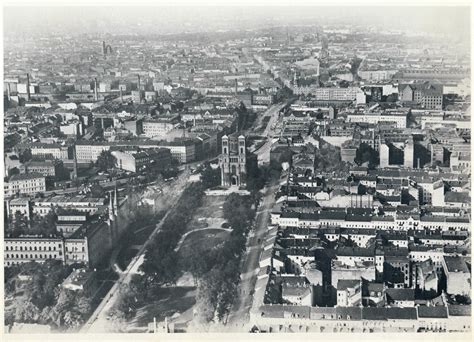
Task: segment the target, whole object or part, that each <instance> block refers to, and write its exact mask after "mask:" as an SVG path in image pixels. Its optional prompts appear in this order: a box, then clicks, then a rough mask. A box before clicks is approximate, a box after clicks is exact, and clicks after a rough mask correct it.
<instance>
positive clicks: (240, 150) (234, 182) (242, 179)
mask: <svg viewBox="0 0 474 342" xmlns="http://www.w3.org/2000/svg"><path fill="white" fill-rule="evenodd" d="M219 166H220V168H221V185H222V186H223V187H230V186H238V187H244V186H246V181H247V155H246V144H245V137H244V136H243V135H240V136H237V134H236V133H234V134H231V135H229V136H227V135H224V136H223V137H222V153H221V155H220V156H219Z"/></svg>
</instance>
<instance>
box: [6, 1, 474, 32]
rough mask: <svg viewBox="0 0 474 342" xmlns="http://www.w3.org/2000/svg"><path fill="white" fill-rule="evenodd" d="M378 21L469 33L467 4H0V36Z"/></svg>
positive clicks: (394, 25) (402, 26) (401, 26)
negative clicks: (0, 14)
mask: <svg viewBox="0 0 474 342" xmlns="http://www.w3.org/2000/svg"><path fill="white" fill-rule="evenodd" d="M328 21H329V22H340V23H347V24H369V25H370V24H372V25H383V26H384V27H386V28H387V29H401V30H404V29H412V30H417V31H418V30H422V31H425V32H433V33H441V34H445V33H448V34H449V33H451V34H455V35H456V36H458V37H459V36H466V37H469V34H470V9H469V8H468V7H444V6H443V7H439V6H438V7H436V6H433V7H427V6H425V7H414V6H409V7H387V6H357V7H350V6H337V7H321V6H319V7H282V6H277V7H269V6H265V7H263V6H262V7H248V6H247V7H215V6H208V7H203V6H201V7H189V6H186V7H177V6H175V7H150V6H147V7H143V6H134V7H128V6H114V7H78V6H74V7H47V6H42V7H4V34H6V35H8V36H10V35H11V34H20V35H21V34H28V35H30V34H40V35H41V34H44V33H45V32H52V31H54V32H56V33H58V32H68V33H70V34H77V33H93V34H96V33H97V34H104V33H133V32H135V33H139V34H140V33H157V34H160V33H180V32H183V31H196V30H198V31H215V30H219V29H226V30H229V29H247V28H255V27H261V26H277V25H291V24H298V23H304V24H308V23H313V22H314V23H324V22H328Z"/></svg>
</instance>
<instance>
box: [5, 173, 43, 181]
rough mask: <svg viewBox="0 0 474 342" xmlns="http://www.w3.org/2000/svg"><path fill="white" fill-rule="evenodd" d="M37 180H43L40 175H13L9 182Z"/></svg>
mask: <svg viewBox="0 0 474 342" xmlns="http://www.w3.org/2000/svg"><path fill="white" fill-rule="evenodd" d="M37 178H43V179H44V178H45V177H44V176H43V175H42V174H40V173H20V174H18V175H13V176H11V178H10V180H9V181H10V182H12V181H21V180H27V179H37Z"/></svg>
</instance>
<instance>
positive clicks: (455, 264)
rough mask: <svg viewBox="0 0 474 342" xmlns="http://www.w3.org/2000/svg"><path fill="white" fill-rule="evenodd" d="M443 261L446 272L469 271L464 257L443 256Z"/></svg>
mask: <svg viewBox="0 0 474 342" xmlns="http://www.w3.org/2000/svg"><path fill="white" fill-rule="evenodd" d="M444 263H445V264H446V268H447V269H448V272H462V273H469V268H468V267H467V265H466V262H465V261H464V259H462V258H461V257H459V256H448V255H445V256H444Z"/></svg>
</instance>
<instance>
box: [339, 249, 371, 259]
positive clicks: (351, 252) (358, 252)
mask: <svg viewBox="0 0 474 342" xmlns="http://www.w3.org/2000/svg"><path fill="white" fill-rule="evenodd" d="M336 255H340V256H367V257H373V256H375V250H374V248H362V247H338V248H337V250H336Z"/></svg>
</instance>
